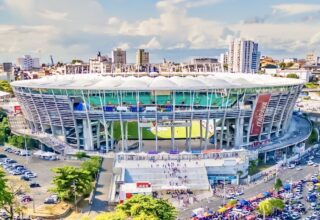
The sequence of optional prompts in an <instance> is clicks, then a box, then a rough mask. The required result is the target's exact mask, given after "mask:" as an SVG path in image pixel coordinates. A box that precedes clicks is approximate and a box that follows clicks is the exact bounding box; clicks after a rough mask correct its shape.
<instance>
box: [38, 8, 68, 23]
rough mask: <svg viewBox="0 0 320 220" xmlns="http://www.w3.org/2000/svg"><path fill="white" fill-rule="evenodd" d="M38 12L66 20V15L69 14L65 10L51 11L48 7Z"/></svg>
mask: <svg viewBox="0 0 320 220" xmlns="http://www.w3.org/2000/svg"><path fill="white" fill-rule="evenodd" d="M38 13H39V15H40V16H41V17H43V18H46V19H51V20H56V21H62V20H66V17H67V15H68V14H67V13H65V12H57V11H51V10H47V9H44V10H41V11H39V12H38Z"/></svg>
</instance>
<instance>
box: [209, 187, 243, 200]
mask: <svg viewBox="0 0 320 220" xmlns="http://www.w3.org/2000/svg"><path fill="white" fill-rule="evenodd" d="M243 190H244V187H243V186H237V185H221V184H220V185H214V186H213V187H212V192H213V196H216V197H219V198H223V197H224V196H226V195H238V194H242V193H243Z"/></svg>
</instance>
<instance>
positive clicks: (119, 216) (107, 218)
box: [82, 210, 128, 220]
mask: <svg viewBox="0 0 320 220" xmlns="http://www.w3.org/2000/svg"><path fill="white" fill-rule="evenodd" d="M127 219H128V217H127V215H126V213H125V212H123V211H119V210H117V211H114V212H105V213H102V214H99V215H97V216H96V217H95V218H94V220H127ZM82 220H86V219H82ZM88 220H89V219H88Z"/></svg>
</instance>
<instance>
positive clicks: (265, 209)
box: [258, 198, 285, 219]
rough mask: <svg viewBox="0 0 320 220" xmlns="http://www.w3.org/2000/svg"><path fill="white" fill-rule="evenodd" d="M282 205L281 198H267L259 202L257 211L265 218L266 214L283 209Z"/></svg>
mask: <svg viewBox="0 0 320 220" xmlns="http://www.w3.org/2000/svg"><path fill="white" fill-rule="evenodd" d="M284 206H285V205H284V202H283V200H282V199H274V198H269V199H266V200H263V201H262V202H260V203H259V206H258V211H259V212H260V213H261V214H262V215H263V219H266V216H269V215H271V214H272V213H274V211H275V210H283V209H284Z"/></svg>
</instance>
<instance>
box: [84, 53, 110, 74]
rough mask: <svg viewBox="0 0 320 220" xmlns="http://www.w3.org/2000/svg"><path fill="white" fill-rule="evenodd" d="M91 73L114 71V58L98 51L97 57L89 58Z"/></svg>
mask: <svg viewBox="0 0 320 220" xmlns="http://www.w3.org/2000/svg"><path fill="white" fill-rule="evenodd" d="M89 72H90V73H110V72H112V59H111V58H110V57H108V56H102V55H101V53H100V52H98V54H97V57H96V58H92V59H89Z"/></svg>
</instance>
